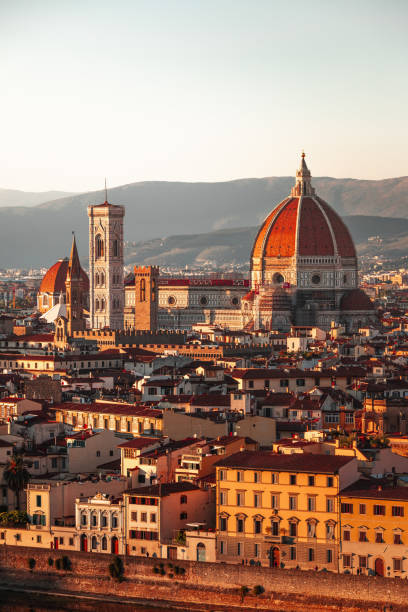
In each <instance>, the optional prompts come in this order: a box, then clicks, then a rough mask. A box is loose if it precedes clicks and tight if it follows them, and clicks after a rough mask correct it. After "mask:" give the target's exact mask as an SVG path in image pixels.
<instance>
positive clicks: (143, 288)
mask: <svg viewBox="0 0 408 612" xmlns="http://www.w3.org/2000/svg"><path fill="white" fill-rule="evenodd" d="M140 301H141V302H145V301H146V281H145V279H144V278H142V280H141V281H140Z"/></svg>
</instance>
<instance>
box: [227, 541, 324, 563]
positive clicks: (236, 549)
mask: <svg viewBox="0 0 408 612" xmlns="http://www.w3.org/2000/svg"><path fill="white" fill-rule="evenodd" d="M261 551H262V547H261V545H260V544H256V543H255V544H253V549H252V555H251V556H253V557H261ZM219 552H220V554H221V555H230V556H238V557H244V556H246V555H247V554H248V550H247V546H246V545H245V544H244V543H243V542H237V543H234V544H231V543H227V542H224V541H223V540H220V542H219ZM268 556H270V552H269V551H268ZM289 559H290V561H296V560H298V551H297V550H296V546H290V547H289ZM299 560H300V559H299ZM304 560H305V561H308V562H312V561H315V560H316V550H315V549H314V548H307V549H306V559H304ZM333 560H334V554H333V550H332V549H331V548H328V549H327V550H326V563H328V564H331V563H333Z"/></svg>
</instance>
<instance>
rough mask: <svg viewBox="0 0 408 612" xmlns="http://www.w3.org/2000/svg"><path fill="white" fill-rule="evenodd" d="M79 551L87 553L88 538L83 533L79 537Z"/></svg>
mask: <svg viewBox="0 0 408 612" xmlns="http://www.w3.org/2000/svg"><path fill="white" fill-rule="evenodd" d="M81 550H82V552H87V551H88V538H87V537H86V535H85V534H84V533H83V534H82V535H81Z"/></svg>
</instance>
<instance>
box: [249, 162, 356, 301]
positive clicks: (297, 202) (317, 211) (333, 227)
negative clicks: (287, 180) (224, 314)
mask: <svg viewBox="0 0 408 612" xmlns="http://www.w3.org/2000/svg"><path fill="white" fill-rule="evenodd" d="M251 280H252V289H256V288H257V287H261V286H265V285H266V286H268V285H269V286H271V285H272V286H277V285H280V286H283V287H284V288H289V287H294V286H297V287H299V288H302V289H305V290H316V289H318V290H320V291H324V290H328V289H340V288H341V289H353V288H355V287H356V286H357V255H356V249H355V247H354V243H353V240H352V238H351V236H350V232H349V230H348V229H347V227H346V226H345V224H344V223H343V221H342V220H341V218H340V217H339V215H338V214H337V213H336V212H335V211H334V210H333V209H332V208H331V207H330V206H329V205H328V204H327V202H325V201H324V200H322V198H320V197H319V196H318V195H316V192H315V190H314V188H313V187H312V183H311V174H310V171H309V169H308V167H307V165H306V162H305V155H304V153H303V154H302V158H301V164H300V168H299V170H297V172H296V184H295V186H294V187H293V188H292V190H291V193H290V195H289V196H288V197H287V198H285V199H284V200H283V201H282V202H281V203H280V204H278V205H277V206H276V207H275V208H274V209H273V210H272V212H271V213H270V214H269V215H268V216H267V217H266V219H265V221H264V222H263V223H262V225H261V227H260V229H259V231H258V234H257V236H256V238H255V242H254V245H253V248H252V253H251Z"/></svg>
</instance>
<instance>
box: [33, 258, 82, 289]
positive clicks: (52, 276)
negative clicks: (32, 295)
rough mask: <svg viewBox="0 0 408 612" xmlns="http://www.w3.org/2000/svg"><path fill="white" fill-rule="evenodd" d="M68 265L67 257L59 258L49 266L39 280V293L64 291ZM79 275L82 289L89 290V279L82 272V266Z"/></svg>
mask: <svg viewBox="0 0 408 612" xmlns="http://www.w3.org/2000/svg"><path fill="white" fill-rule="evenodd" d="M68 265H69V260H68V259H60V260H59V261H57V263H55V264H54V265H53V266H51V268H49V270H47V272H46V273H45V275H44V277H43V279H42V281H41V285H40V289H39V293H60V292H61V291H62V292H63V293H65V281H66V278H67V272H68ZM81 277H82V282H83V290H84V291H89V279H88V276H87V274H86V272H84V270H83V269H82V268H81Z"/></svg>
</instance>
